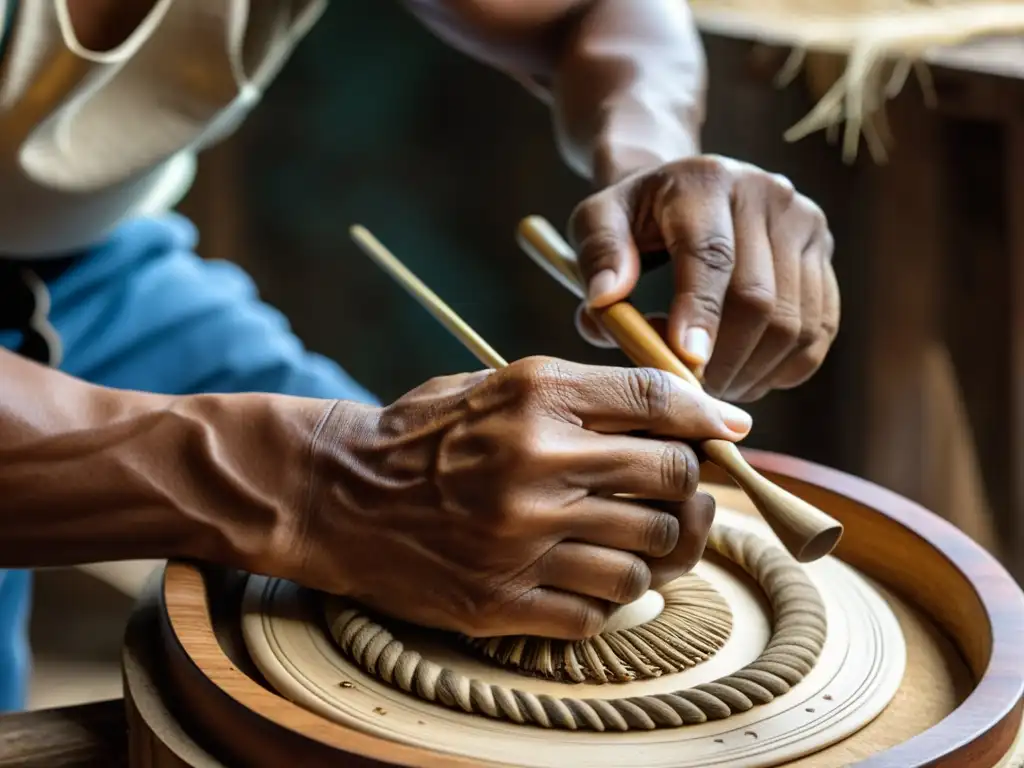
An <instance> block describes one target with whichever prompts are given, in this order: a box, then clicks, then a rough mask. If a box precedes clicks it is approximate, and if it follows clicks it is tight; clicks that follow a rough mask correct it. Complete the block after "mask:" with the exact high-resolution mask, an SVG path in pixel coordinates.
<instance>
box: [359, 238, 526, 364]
mask: <svg viewBox="0 0 1024 768" xmlns="http://www.w3.org/2000/svg"><path fill="white" fill-rule="evenodd" d="M349 234H350V235H351V236H352V239H353V240H355V241H356V245H358V246H359V247H360V248H361V249H362V250H363V251H364V252H365V253H366V255H367V256H369V257H370V258H371V259H373V260H374V261H375V262H377V264H378V265H379V266H380V267H381V268H382V269H383V270H384V271H385V272H387V273H388V274H389V275H391V277H393V278H394V279H395V282H397V283H398V284H399V285H400V286H402V287H403V288H405V290H406V291H408V292H409V294H410V295H411V296H412V297H413V298H414V299H416V301H417V302H419V304H420V306H421V307H423V308H424V309H425V310H427V312H429V313H430V314H432V315H433V316H434V317H435V318H436V319H437V321H438V322H439V323H441V325H443V326H444V327H445V328H447V329H448V330H449V331H451V333H452V335H453V336H454V337H455V338H457V339H458V340H459V341H461V342H462V343H463V345H465V347H466V349H468V350H469V351H470V352H472V353H473V354H474V355H476V359H477V360H479V361H480V362H481V363H483V364H484V365H486V366H487V367H488V368H494V369H498V368H504V367H505V366H506V365H508V363H506V362H505V359H504V358H503V357H502V356H501V355H499V354H498V353H497V352H495V351H494V348H493V347H492V346H491V345H490V344H488V343H487V342H486V341H484V340H483V337H481V336H480V334H478V333H477V332H476V331H474V330H473V329H472V328H470V327H469V324H468V323H466V321H465V320H463V319H462V318H461V317H459V316H458V315H457V314H456V313H455V310H453V309H452V308H451V307H449V306H448V305H447V304H445V303H444V301H443V300H442V299H441V297H440V296H438V295H437V294H436V293H434V292H433V291H432V290H430V288H428V287H427V286H426V285H425V284H424V283H423V281H422V280H420V279H419V278H418V277H416V275H414V274H413V273H412V272H411V271H410V270H409V269H408V268H407V267H406V266H405V265H404V264H403V263H402V262H400V261H399V260H398V259H397V258H396V257H395V255H394V254H393V253H391V251H389V250H388V249H387V248H386V247H384V244H383V243H381V241H380V240H378V239H377V238H376V237H374V236H373V235H372V234H371V233H370V231H369V230H368V229H366V227H363V226H360V225H359V224H356V225H354V226H352V227H351V228H350V229H349Z"/></svg>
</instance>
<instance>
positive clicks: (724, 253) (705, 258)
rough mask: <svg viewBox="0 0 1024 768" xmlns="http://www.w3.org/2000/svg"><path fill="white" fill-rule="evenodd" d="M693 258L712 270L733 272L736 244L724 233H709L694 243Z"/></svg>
mask: <svg viewBox="0 0 1024 768" xmlns="http://www.w3.org/2000/svg"><path fill="white" fill-rule="evenodd" d="M693 258H695V259H697V260H698V261H699V262H700V263H701V265H702V266H704V267H705V268H706V269H708V270H710V271H712V272H732V268H733V265H734V264H735V263H736V246H735V244H734V243H733V242H732V240H731V239H730V238H728V237H725V236H724V235H709V236H707V237H704V238H702V239H700V240H698V241H697V242H695V243H694V244H693Z"/></svg>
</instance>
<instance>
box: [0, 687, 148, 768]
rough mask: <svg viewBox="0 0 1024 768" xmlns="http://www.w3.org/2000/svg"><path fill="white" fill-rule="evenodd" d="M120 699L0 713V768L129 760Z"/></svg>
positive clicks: (107, 767) (66, 767) (83, 767)
mask: <svg viewBox="0 0 1024 768" xmlns="http://www.w3.org/2000/svg"><path fill="white" fill-rule="evenodd" d="M127 748H128V735H127V725H126V723H125V710H124V701H122V700H120V699H117V700H112V701H102V702H97V703H95V704H84V705H82V706H77V707H66V708H61V709H46V710H40V711H36V712H23V713H18V714H13V715H5V716H3V717H0V768H8V766H9V767H10V768H15V766H17V768H96V767H97V766H103V768H118V767H119V766H127V765H128V751H127Z"/></svg>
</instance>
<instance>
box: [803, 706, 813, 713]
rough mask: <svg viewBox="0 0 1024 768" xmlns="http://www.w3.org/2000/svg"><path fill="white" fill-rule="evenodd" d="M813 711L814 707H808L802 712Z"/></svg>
mask: <svg viewBox="0 0 1024 768" xmlns="http://www.w3.org/2000/svg"><path fill="white" fill-rule="evenodd" d="M813 711H814V707H808V708H807V709H805V710H804V712H813Z"/></svg>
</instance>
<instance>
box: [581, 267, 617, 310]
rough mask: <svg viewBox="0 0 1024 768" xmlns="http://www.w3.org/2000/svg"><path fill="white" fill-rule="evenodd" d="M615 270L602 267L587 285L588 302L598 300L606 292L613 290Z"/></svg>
mask: <svg viewBox="0 0 1024 768" xmlns="http://www.w3.org/2000/svg"><path fill="white" fill-rule="evenodd" d="M616 282H617V280H616V278H615V272H613V271H612V270H610V269H602V270H601V271H600V272H598V273H597V274H596V275H594V277H593V279H592V280H591V281H590V284H589V285H588V286H587V300H588V301H590V302H594V301H598V300H600V299H602V298H604V297H605V296H606V295H607V294H609V293H611V292H612V291H613V290H615V283H616Z"/></svg>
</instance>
